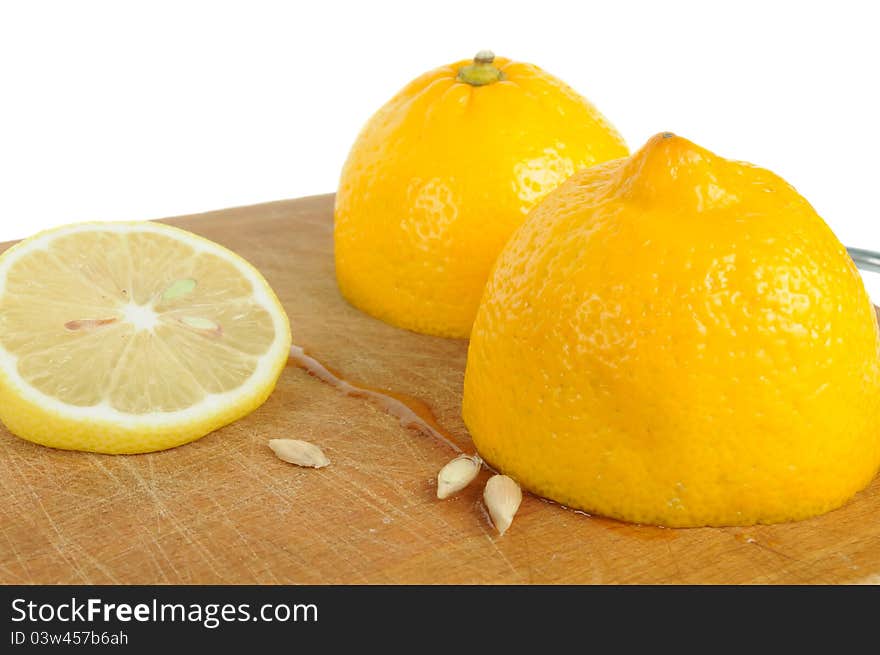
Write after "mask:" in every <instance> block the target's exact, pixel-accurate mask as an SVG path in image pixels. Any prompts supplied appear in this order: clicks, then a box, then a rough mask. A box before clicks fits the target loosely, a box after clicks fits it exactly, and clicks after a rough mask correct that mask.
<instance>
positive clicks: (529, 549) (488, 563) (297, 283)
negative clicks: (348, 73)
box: [0, 196, 880, 584]
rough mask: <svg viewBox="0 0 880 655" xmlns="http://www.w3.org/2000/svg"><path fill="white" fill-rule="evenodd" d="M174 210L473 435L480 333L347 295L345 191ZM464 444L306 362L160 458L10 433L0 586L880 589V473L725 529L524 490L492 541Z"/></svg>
mask: <svg viewBox="0 0 880 655" xmlns="http://www.w3.org/2000/svg"><path fill="white" fill-rule="evenodd" d="M168 222H169V223H172V224H174V225H178V226H180V227H183V228H186V229H189V230H192V231H193V232H196V233H198V234H201V235H204V236H206V237H208V238H209V239H213V240H215V241H218V242H219V243H221V244H223V245H225V246H228V247H229V248H232V249H233V250H235V251H236V252H238V253H240V254H241V255H243V256H244V257H245V258H247V259H248V260H249V261H251V262H252V263H253V264H255V265H256V266H257V267H258V268H259V269H260V270H261V271H262V272H263V273H264V275H265V276H266V277H267V278H268V280H269V282H270V284H272V286H273V287H274V288H275V290H276V292H277V293H278V295H279V297H280V298H281V301H282V302H283V303H284V306H285V308H286V309H287V312H288V314H289V315H290V320H291V324H292V326H293V333H294V341H295V342H296V343H297V344H299V345H300V346H303V347H304V348H305V350H306V351H307V352H308V353H309V354H311V355H313V356H314V357H315V358H317V359H318V360H320V361H321V362H323V363H324V364H325V365H327V366H329V367H331V368H333V369H334V370H335V371H337V372H339V373H340V374H342V375H344V376H345V377H347V378H348V379H350V380H353V381H359V382H361V383H364V384H367V385H369V386H371V387H376V388H384V389H389V390H392V391H396V392H403V393H406V394H408V395H411V396H415V397H417V398H420V399H422V400H424V401H425V402H427V403H428V404H429V405H430V407H432V408H433V411H434V414H435V416H436V419H437V421H438V422H439V424H441V425H442V426H444V427H445V428H446V429H447V430H448V431H449V432H451V433H452V434H453V435H455V437H456V438H457V439H458V440H459V441H461V442H464V443H469V438H468V436H467V431H466V429H465V427H464V425H463V423H462V421H461V417H460V416H459V405H460V401H461V386H462V380H463V375H464V366H465V356H466V348H467V343H466V342H465V341H459V340H451V339H440V338H435V337H427V336H422V335H418V334H413V333H411V332H406V331H403V330H398V329H395V328H393V327H390V326H388V325H385V324H383V323H381V322H379V321H377V320H374V319H372V318H370V317H368V316H366V315H365V314H362V313H361V312H359V311H357V310H355V309H353V308H352V307H350V306H349V305H348V304H346V303H345V301H344V300H343V299H342V298H341V297H340V295H339V292H338V290H337V288H336V284H335V281H334V275H333V257H332V196H316V197H312V198H303V199H301V200H288V201H281V202H274V203H269V204H264V205H257V206H253V207H243V208H237V209H228V210H223V211H218V212H211V213H208V214H201V215H197V216H188V217H182V218H174V219H169V220H168ZM3 247H4V248H5V246H3ZM273 437H295V438H303V439H307V440H310V441H313V442H315V443H317V444H320V445H321V446H322V447H323V448H324V450H325V452H326V453H327V454H328V455H329V457H330V458H331V460H332V462H333V463H332V465H331V466H330V467H328V468H325V469H322V470H306V469H300V468H297V467H295V466H291V465H289V464H285V463H283V462H281V461H280V460H278V459H276V458H275V456H274V455H273V454H272V452H271V451H270V450H269V448H268V447H267V445H266V442H267V441H268V440H269V439H271V438H273ZM453 454H454V453H453V452H452V451H451V450H450V448H449V447H448V446H447V445H444V444H443V443H442V442H440V441H438V440H434V439H431V438H429V437H427V436H425V435H423V434H421V433H418V432H416V431H414V430H412V429H406V428H404V427H402V426H401V425H400V424H399V422H398V421H397V420H396V419H394V418H393V417H391V416H389V415H388V414H386V413H384V412H383V411H382V410H380V409H379V408H377V407H376V406H374V405H372V404H370V403H369V402H367V401H365V400H364V399H360V398H352V397H347V396H343V395H342V394H340V393H339V392H338V391H336V390H335V389H334V388H332V387H331V386H329V385H327V384H324V383H322V382H321V381H319V380H317V379H315V378H314V377H311V376H310V375H308V374H307V373H306V372H305V371H304V370H302V369H299V368H296V367H293V366H291V367H288V368H287V369H286V370H285V372H284V373H283V374H282V376H281V380H280V381H279V384H278V387H277V389H276V391H275V393H274V394H273V395H272V397H271V398H270V399H269V400H268V402H267V403H266V404H265V405H264V406H263V407H261V408H260V409H258V410H257V411H256V412H254V413H253V414H252V415H250V416H248V417H246V418H244V419H243V420H241V421H239V422H237V423H235V424H233V425H230V426H228V427H226V428H224V429H222V430H219V431H217V432H215V433H213V434H211V435H208V436H207V437H205V438H203V439H201V440H199V441H197V442H195V443H192V444H189V445H186V446H182V447H180V448H176V449H173V450H169V451H165V452H160V453H153V454H148V455H132V456H107V455H95V454H87V453H75V452H64V451H59V450H52V449H49V448H44V447H41V446H36V445H33V444H31V443H28V442H26V441H22V440H20V439H17V438H16V437H14V436H12V435H10V434H9V433H8V432H7V431H5V430H0V582H2V583H6V584H9V583H98V584H108V583H146V584H149V583H209V584H214V583H233V584H238V583H258V584H262V583H558V582H569V583H810V582H813V583H837V582H873V583H877V582H880V479H877V480H874V482H873V483H872V484H871V486H870V487H869V488H868V489H867V490H866V491H864V492H862V493H861V494H859V495H858V496H857V497H856V498H855V500H853V501H852V502H850V503H849V504H848V505H846V506H845V507H844V508H842V509H839V510H837V511H835V512H832V513H830V514H828V515H826V516H822V517H819V518H816V519H812V520H808V521H802V522H800V523H792V524H784V525H776V526H757V527H749V528H728V529H715V528H704V529H687V530H670V529H663V528H655V527H641V526H634V525H627V524H623V523H619V522H616V521H612V520H606V519H600V518H591V517H587V516H584V515H580V514H576V513H574V512H572V511H568V510H565V509H562V508H561V507H559V506H557V505H554V504H551V503H547V502H543V501H541V500H539V499H537V498H535V497H532V496H528V495H527V496H526V498H525V500H524V501H523V505H522V508H521V509H520V512H519V514H518V515H517V517H516V520H515V521H514V524H513V527H512V528H511V529H510V531H509V532H508V533H507V534H506V535H505V536H504V537H498V536H497V535H496V534H495V531H494V530H493V529H492V527H491V526H490V525H489V523H488V521H487V519H486V516H485V513H484V512H483V510H482V506H481V503H480V495H481V485H479V484H474V485H471V487H469V488H468V489H467V490H466V491H465V492H463V493H461V494H459V495H458V496H457V497H455V498H453V499H450V500H446V501H438V500H436V498H435V482H434V481H435V476H436V474H437V471H438V469H439V468H440V467H441V466H442V465H443V464H445V463H446V462H447V461H448V460H449V459H450V458H451V457H452V456H453Z"/></svg>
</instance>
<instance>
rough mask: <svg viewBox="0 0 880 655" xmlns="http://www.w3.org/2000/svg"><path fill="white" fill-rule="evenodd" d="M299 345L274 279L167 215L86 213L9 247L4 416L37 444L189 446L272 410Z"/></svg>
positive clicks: (0, 331)
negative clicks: (95, 217) (293, 346)
mask: <svg viewBox="0 0 880 655" xmlns="http://www.w3.org/2000/svg"><path fill="white" fill-rule="evenodd" d="M289 350H290V325H289V323H288V320H287V316H286V315H285V313H284V309H283V308H282V307H281V304H280V303H279V301H278V298H277V297H276V296H275V294H274V293H273V291H272V289H271V288H270V286H269V284H268V283H267V282H266V280H265V279H264V278H263V276H262V275H261V274H260V273H259V271H257V270H256V269H255V268H254V267H253V266H251V265H250V264H249V263H248V262H246V261H245V260H244V259H242V258H241V257H239V256H238V255H236V254H235V253H233V252H231V251H229V250H227V249H226V248H223V247H222V246H220V245H218V244H216V243H213V242H211V241H208V240H207V239H204V238H202V237H199V236H196V235H194V234H191V233H189V232H186V231H184V230H180V229H177V228H174V227H170V226H167V225H163V224H159V223H144V222H141V223H83V224H76V225H70V226H65V227H61V228H57V229H55V230H50V231H48V232H43V233H41V234H38V235H36V236H33V237H31V238H29V239H26V240H25V241H22V242H21V243H19V244H17V245H16V246H13V247H12V248H10V249H9V250H8V251H7V252H6V253H4V254H3V255H2V256H0V419H2V421H3V423H5V424H6V426H7V427H8V428H9V430H10V431H11V432H13V433H14V434H16V435H18V436H20V437H22V438H24V439H28V440H30V441H34V442H36V443H40V444H44V445H47V446H53V447H55V448H65V449H72V450H88V451H96V452H103V453H140V452H148V451H153V450H161V449H164V448H170V447H172V446H177V445H180V444H183V443H187V442H189V441H193V440H194V439H198V438H199V437H202V436H204V435H205V434H207V433H208V432H211V431H212V430H215V429H217V428H219V427H221V426H223V425H226V424H228V423H230V422H232V421H234V420H236V419H239V418H241V417H242V416H244V415H246V414H248V413H250V412H251V411H253V410H254V409H256V408H257V407H258V406H260V405H261V404H262V403H263V402H264V401H265V400H266V398H267V397H268V396H269V394H270V393H271V392H272V390H273V388H274V387H275V383H276V381H277V379H278V376H279V375H280V374H281V371H282V369H283V367H284V364H285V362H286V361H287V357H288V353H289Z"/></svg>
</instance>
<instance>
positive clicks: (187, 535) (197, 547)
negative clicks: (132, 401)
mask: <svg viewBox="0 0 880 655" xmlns="http://www.w3.org/2000/svg"><path fill="white" fill-rule="evenodd" d="M125 465H126V466H127V467H128V469H129V470H130V471H131V473H132V475H133V477H134V478H135V480H136V481H137V482H138V484H139V486H140V487H141V488H142V489H143V490H144V491H146V492H147V494H148V495H149V496H150V497H151V498H152V499H153V503H154V506H155V507H156V509H157V511H160V512H161V513H162V516H164V517H165V518H167V520H168V521H169V522H170V523H171V525H172V527H173V529H174V530H175V532H176V533H177V534H179V535H180V536H181V537H183V538H184V540H186V542H187V543H188V544H189V545H190V546H192V548H193V550H194V551H195V552H196V553H198V555H199V557H201V559H202V561H203V562H204V563H205V564H206V565H207V566H208V568H209V569H210V570H211V572H212V573H214V574H215V575H216V576H217V577H218V578H219V579H221V580H222V579H223V578H222V575H221V573H220V570H219V569H218V568H217V567H216V566H215V563H214V561H213V559H214V558H213V557H212V556H211V553H210V551H209V550H208V549H207V548H205V546H204V545H203V544H202V543H201V541H200V540H199V539H198V537H196V536H195V535H194V532H193V530H192V529H191V528H190V526H188V525H187V524H186V523H184V522H182V521H180V520H178V518H177V516H176V515H175V514H174V512H173V511H171V509H170V508H169V507H168V505H166V504H165V503H164V502H163V501H162V499H161V498H159V494H158V493H157V492H156V490H155V489H154V488H152V487H151V486H150V485H149V484H148V483H147V481H146V480H145V479H144V477H143V476H142V475H141V474H140V471H138V469H137V466H135V464H134V463H133V462H132V461H129V460H125ZM157 537H158V534H157Z"/></svg>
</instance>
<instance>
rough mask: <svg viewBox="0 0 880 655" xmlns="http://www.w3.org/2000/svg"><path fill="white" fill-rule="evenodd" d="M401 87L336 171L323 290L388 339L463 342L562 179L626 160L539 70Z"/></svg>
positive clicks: (441, 73)
mask: <svg viewBox="0 0 880 655" xmlns="http://www.w3.org/2000/svg"><path fill="white" fill-rule="evenodd" d="M471 63H472V62H470V61H462V62H458V63H455V64H452V65H450V66H445V67H442V68H438V69H436V70H434V71H431V72H429V73H426V74H424V75H422V76H421V77H419V78H417V79H416V80H414V81H412V82H411V83H410V84H409V85H407V86H406V87H405V88H404V89H403V90H401V91H400V92H399V93H398V94H397V95H396V96H394V98H392V99H391V100H390V101H389V102H388V103H387V104H386V105H385V106H384V107H382V108H381V109H380V110H379V111H378V112H377V113H376V114H375V115H374V116H373V117H372V118H371V119H370V120H369V122H368V123H367V124H366V126H365V127H364V128H363V130H362V131H361V133H360V135H359V136H358V138H357V140H356V141H355V143H354V145H353V147H352V149H351V152H350V153H349V156H348V159H347V161H346V163H345V166H344V168H343V171H342V175H341V179H340V183H339V190H338V193H337V195H336V207H335V228H334V240H335V257H336V277H337V280H338V282H339V287H340V290H341V291H342V294H343V295H344V296H345V298H346V299H348V301H349V302H351V303H352V304H353V305H354V306H356V307H358V308H359V309H361V310H363V311H365V312H367V313H369V314H371V315H372V316H375V317H376V318H379V319H381V320H383V321H385V322H387V323H391V324H392V325H396V326H398V327H403V328H407V329H410V330H414V331H416V332H423V333H427V334H434V335H440V336H446V337H467V336H468V334H469V333H470V329H471V325H472V323H473V320H474V315H475V314H476V310H477V306H478V304H479V300H480V295H481V293H482V290H483V286H484V285H485V282H486V278H487V276H488V274H489V269H490V267H491V265H492V262H493V261H494V259H495V257H496V256H497V254H498V252H499V251H500V249H501V247H502V246H503V245H504V242H505V241H506V240H507V238H508V237H509V236H510V234H511V232H512V231H513V230H514V229H515V228H516V227H517V226H519V225H520V224H521V223H522V221H523V220H524V218H525V215H526V214H527V212H528V211H529V210H530V209H531V208H532V207H533V206H534V205H535V204H537V202H538V201H540V200H541V199H542V198H543V197H544V196H545V195H546V194H547V193H548V192H549V191H551V190H552V189H554V188H556V187H557V186H558V185H559V184H560V183H562V182H563V181H564V180H565V179H567V178H568V177H569V176H570V175H571V174H572V173H573V172H574V171H575V170H578V169H580V168H583V167H586V166H591V165H593V164H595V163H598V162H603V161H607V160H609V159H614V158H618V157H625V156H626V155H627V154H628V150H627V148H626V144H625V143H624V141H623V139H622V138H621V137H620V135H619V134H618V133H617V131H616V130H615V129H614V128H613V127H612V126H611V125H610V124H609V123H608V121H607V120H605V118H604V117H603V116H602V115H601V114H600V113H599V112H598V111H597V110H596V108H595V107H593V106H592V105H591V104H590V103H589V102H588V101H586V100H585V99H584V98H582V97H581V96H580V95H578V94H577V93H575V92H574V91H573V90H572V89H571V88H569V87H568V86H566V85H565V84H564V83H563V82H561V81H560V80H558V79H556V78H554V77H553V76H551V75H549V74H547V73H545V72H544V71H542V70H541V69H540V68H538V67H536V66H533V65H530V64H524V63H517V62H511V61H509V60H507V59H503V58H498V59H496V60H495V65H496V66H498V68H500V69H501V71H502V72H503V74H504V79H503V80H502V81H500V82H495V83H493V84H488V85H485V86H476V87H475V86H471V85H470V84H467V83H464V82H460V81H457V80H456V75H457V74H458V71H459V69H460V68H461V67H462V66H466V65H469V64H471Z"/></svg>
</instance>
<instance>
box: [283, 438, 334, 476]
mask: <svg viewBox="0 0 880 655" xmlns="http://www.w3.org/2000/svg"><path fill="white" fill-rule="evenodd" d="M269 448H271V449H272V451H273V452H274V453H275V454H276V455H277V456H278V459H281V460H284V461H285V462H289V463H291V464H296V465H297V466H307V467H310V468H315V469H319V468H323V467H325V466H327V465H329V464H330V460H329V459H327V456H326V455H325V454H324V451H323V450H321V449H320V448H318V447H317V446H316V445H315V444H312V443H309V442H308V441H300V440H299V439H269Z"/></svg>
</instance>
